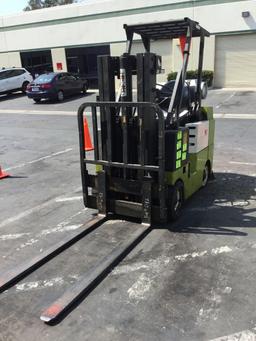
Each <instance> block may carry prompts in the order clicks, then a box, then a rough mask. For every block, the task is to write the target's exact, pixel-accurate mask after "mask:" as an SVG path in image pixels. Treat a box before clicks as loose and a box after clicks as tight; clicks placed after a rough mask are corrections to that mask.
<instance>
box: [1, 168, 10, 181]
mask: <svg viewBox="0 0 256 341" xmlns="http://www.w3.org/2000/svg"><path fill="white" fill-rule="evenodd" d="M8 176H10V174H8V173H6V172H4V171H3V170H2V168H1V166H0V179H3V178H7V177H8Z"/></svg>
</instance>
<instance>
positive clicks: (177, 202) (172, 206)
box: [168, 181, 184, 221]
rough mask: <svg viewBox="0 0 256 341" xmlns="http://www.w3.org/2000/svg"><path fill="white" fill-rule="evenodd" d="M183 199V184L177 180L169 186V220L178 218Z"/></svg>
mask: <svg viewBox="0 0 256 341" xmlns="http://www.w3.org/2000/svg"><path fill="white" fill-rule="evenodd" d="M183 201H184V186H183V183H182V182H181V181H177V182H176V184H175V185H174V186H173V187H171V189H170V193H169V205H168V215H169V219H170V220H172V221H174V220H176V219H178V218H179V216H180V214H181V209H182V204H183Z"/></svg>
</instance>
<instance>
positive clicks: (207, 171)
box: [202, 162, 210, 187]
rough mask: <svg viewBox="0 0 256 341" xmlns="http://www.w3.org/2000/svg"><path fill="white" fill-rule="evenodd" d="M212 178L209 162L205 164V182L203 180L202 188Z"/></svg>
mask: <svg viewBox="0 0 256 341" xmlns="http://www.w3.org/2000/svg"><path fill="white" fill-rule="evenodd" d="M209 176H210V167H209V164H208V162H207V163H206V164H205V167H204V171H203V180H202V187H205V186H206V185H207V182H208V180H209Z"/></svg>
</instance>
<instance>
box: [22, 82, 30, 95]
mask: <svg viewBox="0 0 256 341" xmlns="http://www.w3.org/2000/svg"><path fill="white" fill-rule="evenodd" d="M28 85H29V82H24V83H23V84H22V88H21V91H22V92H23V93H24V94H25V93H26V90H27V86H28Z"/></svg>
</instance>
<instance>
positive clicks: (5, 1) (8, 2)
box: [0, 0, 28, 16]
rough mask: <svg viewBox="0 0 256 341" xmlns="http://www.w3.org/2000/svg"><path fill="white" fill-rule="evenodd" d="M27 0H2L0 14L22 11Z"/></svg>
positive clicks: (0, 0)
mask: <svg viewBox="0 0 256 341" xmlns="http://www.w3.org/2000/svg"><path fill="white" fill-rule="evenodd" d="M27 3H28V1H27V0H0V16H2V15H6V14H13V13H17V12H21V11H22V10H23V8H24V7H26V4H27Z"/></svg>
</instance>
